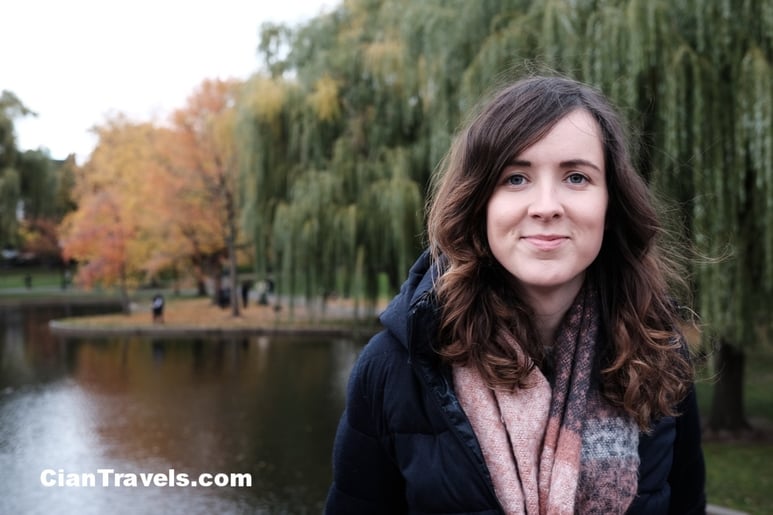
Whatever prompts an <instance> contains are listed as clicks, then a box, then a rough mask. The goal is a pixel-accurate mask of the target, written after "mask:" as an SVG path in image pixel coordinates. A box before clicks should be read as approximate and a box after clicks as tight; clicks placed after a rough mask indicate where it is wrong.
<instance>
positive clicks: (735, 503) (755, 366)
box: [697, 344, 773, 515]
mask: <svg viewBox="0 0 773 515" xmlns="http://www.w3.org/2000/svg"><path fill="white" fill-rule="evenodd" d="M710 375H711V373H710V372H709V371H707V370H705V369H702V370H699V378H701V379H699V380H698V383H697V391H698V402H699V405H700V409H701V413H702V414H703V415H702V416H703V418H704V420H706V419H708V414H709V409H710V406H711V393H712V383H711V380H710V379H706V378H707V377H710ZM744 387H745V390H744V393H745V395H744V401H745V405H746V415H747V418H748V419H749V421H750V423H751V424H752V426H753V427H754V428H755V429H757V430H760V431H762V432H763V433H764V434H763V436H761V437H760V438H759V439H755V440H748V441H706V442H704V445H703V450H704V456H705V458H706V490H707V492H708V500H709V502H710V503H711V504H716V505H719V506H724V507H727V508H732V509H735V510H741V511H744V512H746V513H750V514H753V515H758V514H773V396H771V394H770V392H771V391H773V349H772V348H771V345H770V344H768V345H760V347H758V348H756V349H752V350H750V351H748V354H747V357H746V381H745V384H744Z"/></svg>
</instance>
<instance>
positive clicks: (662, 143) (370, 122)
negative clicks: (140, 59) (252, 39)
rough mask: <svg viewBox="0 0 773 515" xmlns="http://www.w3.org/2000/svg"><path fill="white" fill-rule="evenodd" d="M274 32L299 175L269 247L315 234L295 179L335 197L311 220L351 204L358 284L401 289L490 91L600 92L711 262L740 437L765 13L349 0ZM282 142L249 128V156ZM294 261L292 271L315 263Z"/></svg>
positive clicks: (286, 194)
mask: <svg viewBox="0 0 773 515" xmlns="http://www.w3.org/2000/svg"><path fill="white" fill-rule="evenodd" d="M272 34H274V35H279V36H281V37H282V38H284V39H283V41H284V43H285V44H286V45H287V46H288V47H289V52H288V54H287V56H286V57H284V58H281V59H279V61H277V59H276V55H277V53H276V52H274V53H272V54H271V58H272V60H271V62H270V63H269V64H270V66H269V68H270V69H271V70H272V73H273V75H272V80H277V81H281V84H283V85H284V86H283V87H286V88H287V89H288V91H289V90H291V91H292V92H293V96H292V99H293V100H292V101H285V103H284V104H282V108H281V109H280V112H281V115H277V118H278V119H281V120H282V122H281V123H282V134H283V137H286V140H284V142H283V146H282V147H281V148H282V149H283V150H287V151H288V153H287V154H286V155H285V157H281V156H278V155H276V154H273V157H272V159H276V160H275V161H274V163H273V164H272V166H273V167H276V170H281V171H283V172H286V173H287V177H288V182H287V186H288V187H287V188H286V189H285V190H284V191H283V192H282V193H281V194H280V197H279V198H277V202H279V203H281V205H282V206H283V207H282V210H281V213H282V220H281V222H280V223H275V221H274V220H266V221H265V222H263V223H264V224H269V225H270V226H271V227H274V231H273V232H274V233H275V234H277V233H278V232H282V231H296V230H297V231H303V230H307V231H308V230H310V229H309V228H310V227H312V226H309V225H306V226H303V225H298V224H307V223H308V221H310V220H312V216H311V214H310V213H314V212H315V211H314V209H313V207H314V206H312V202H311V200H309V199H305V198H302V195H301V194H300V193H299V192H300V191H301V190H302V187H301V186H297V187H296V186H294V184H295V181H309V183H310V184H316V183H317V182H316V181H323V182H324V184H335V185H336V188H340V191H336V193H335V195H334V197H333V198H331V199H329V203H326V204H325V205H326V206H328V207H325V208H323V210H322V212H321V213H320V214H318V215H314V219H315V220H316V221H319V222H321V219H319V218H318V217H335V216H339V215H336V214H335V213H341V212H343V210H342V208H343V207H346V206H348V207H349V208H350V211H347V212H349V213H353V214H352V216H354V217H355V218H356V220H357V227H358V229H357V236H356V240H355V242H354V245H355V247H354V248H355V249H356V252H355V253H354V255H355V256H356V258H355V262H354V263H351V262H348V261H347V270H350V271H351V270H357V269H358V268H357V265H358V264H359V265H363V266H364V268H362V270H364V271H365V273H366V275H368V274H370V273H371V271H384V270H385V268H389V267H391V270H392V272H391V273H390V279H392V280H394V277H397V276H399V275H403V274H404V272H405V270H402V268H403V267H405V266H406V265H405V263H406V262H408V261H409V259H408V258H407V256H408V255H409V254H410V253H411V252H412V251H413V252H414V253H415V249H416V243H417V242H418V241H419V239H418V238H416V234H417V232H416V229H415V226H414V225H413V222H410V223H405V224H402V225H401V224H399V223H398V224H397V225H393V224H395V221H396V220H412V218H411V216H412V215H414V214H416V213H417V212H418V210H417V206H418V205H419V204H420V203H421V202H417V201H416V200H415V197H414V195H415V194H416V192H418V194H419V196H420V197H423V196H424V195H425V194H426V191H427V184H428V180H429V176H430V172H431V170H432V169H433V168H434V167H435V165H436V163H437V162H438V161H439V160H440V158H441V156H442V155H443V154H444V153H445V151H446V150H447V148H448V145H449V143H450V140H451V137H452V135H453V133H454V131H455V129H456V127H457V126H458V125H459V123H460V121H461V118H462V116H464V113H465V112H467V111H468V110H469V109H470V108H471V107H472V105H473V103H474V102H476V101H477V100H478V99H479V98H480V96H481V95H483V94H485V93H486V92H489V91H491V90H492V89H493V88H494V87H496V86H497V85H498V84H500V83H502V82H504V81H505V80H510V79H512V78H513V77H515V76H518V75H520V74H523V73H528V72H530V71H533V70H539V71H544V70H545V69H548V70H550V71H551V72H558V73H564V74H567V75H570V76H573V77H576V78H578V79H581V80H584V81H587V82H589V83H592V84H594V85H596V86H598V87H599V88H600V89H602V90H603V91H604V92H605V93H606V94H608V95H609V96H610V97H611V98H612V99H613V100H614V102H615V103H616V104H618V106H620V108H621V109H622V110H623V112H624V113H626V115H628V117H629V121H630V125H631V127H632V129H633V132H634V133H635V135H636V138H634V141H636V142H637V144H636V146H635V147H634V148H633V152H634V157H635V160H636V163H637V165H638V168H639V170H640V172H641V173H642V175H643V176H644V177H645V178H646V179H647V180H648V181H649V182H650V183H651V184H652V186H653V188H654V189H655V190H656V191H658V192H659V193H660V194H661V195H662V196H663V197H665V198H666V199H670V200H672V201H673V203H674V205H675V206H676V209H677V211H678V213H677V214H678V216H676V217H675V218H676V219H678V220H680V221H681V222H682V223H681V226H680V227H678V228H676V230H682V229H683V230H684V235H685V236H686V237H687V238H688V239H689V240H690V241H691V243H692V246H693V247H694V248H695V250H696V251H697V254H698V255H701V256H705V257H707V258H708V259H703V260H699V261H696V262H695V263H694V265H692V267H693V274H692V276H691V285H692V286H693V288H694V290H695V307H696V309H697V311H698V312H699V314H700V316H701V317H702V320H703V325H704V327H705V328H706V331H705V333H704V334H705V335H706V336H708V338H706V339H707V340H710V341H711V342H713V343H714V344H715V350H716V352H715V356H716V357H717V362H716V367H717V372H718V377H719V378H720V379H719V382H718V384H717V385H716V388H715V392H716V397H715V402H714V408H713V410H712V411H713V413H712V416H711V417H710V420H709V422H710V424H711V425H712V426H713V427H715V428H730V429H733V428H741V427H743V426H745V425H746V421H745V416H744V413H743V410H742V406H743V403H742V397H741V396H742V390H741V385H742V379H743V378H742V368H741V366H742V356H743V353H744V352H745V350H746V349H748V348H750V347H751V346H752V345H754V344H755V343H756V341H758V340H759V339H761V338H763V337H764V336H765V334H766V331H768V330H769V329H770V320H769V314H770V312H771V311H772V309H771V308H773V305H772V304H773V219H772V218H771V217H772V216H773V209H771V207H773V185H772V184H773V180H772V176H773V150H772V149H773V143H771V138H772V137H773V136H772V134H773V128H771V123H773V122H772V121H771V120H772V118H773V115H772V114H771V111H772V109H773V108H771V103H772V102H771V94H773V83H772V81H773V79H772V78H771V75H772V73H771V61H772V58H771V54H772V50H771V46H772V45H773V43H771V41H772V39H773V6H771V3H770V2H769V1H765V0H744V1H743V2H732V1H730V0H704V1H699V0H677V1H666V0H606V1H602V0H545V1H540V2H536V1H530V0H502V1H495V0H481V1H479V2H468V1H462V0H425V1H422V2H413V1H408V0H391V1H390V0H346V1H344V2H343V3H342V4H341V5H339V6H338V7H337V8H336V9H334V10H333V11H332V12H330V13H328V14H325V15H323V16H320V17H317V18H314V19H312V20H311V21H310V22H308V23H307V24H306V25H303V26H301V27H298V28H297V29H294V30H281V31H277V30H274V32H272ZM279 36H277V37H279ZM269 47H270V48H274V49H276V48H282V45H273V46H271V45H269V46H267V47H266V48H269ZM284 98H286V99H288V98H291V97H284ZM322 100H324V101H322ZM326 113H327V114H326ZM331 113H332V115H330V116H329V114H331ZM271 138H273V139H271ZM275 141H277V140H276V135H273V136H270V132H268V131H262V130H261V131H255V132H254V133H253V142H252V144H251V145H248V146H250V147H251V148H252V149H260V148H263V149H266V148H267V147H268V146H269V145H270V144H272V142H275ZM264 152H265V150H264ZM312 170H313V172H312ZM302 172H304V173H302ZM305 172H308V173H305ZM247 173H248V174H249V173H250V172H249V171H248V172H247ZM263 173H269V174H270V173H272V172H271V170H268V169H264V172H263ZM316 173H321V174H327V175H314V174H316ZM291 192H292V193H291ZM304 202H305V203H307V204H305V205H304ZM276 205H279V204H278V203H277V204H276ZM328 208H329V209H328ZM277 212H279V211H277V210H274V211H273V213H274V214H276V213H277ZM418 216H420V213H419V215H418ZM291 221H292V222H291ZM315 223H316V222H315ZM294 224H295V225H294ZM280 227H281V230H280V229H279V228H280ZM315 227H318V229H314V230H319V231H323V230H325V229H322V227H328V228H330V227H336V225H335V224H334V223H324V224H320V225H318V226H315ZM330 236H331V237H330V239H329V240H328V241H329V242H330V244H331V245H338V243H336V244H334V243H333V241H335V235H330ZM290 240H291V239H290V238H289V237H287V236H285V241H286V242H289V241H290ZM406 242H411V244H406ZM343 243H344V242H343V241H341V242H340V244H343ZM303 245H304V244H303V243H302V242H300V241H296V242H295V243H294V244H293V249H294V252H298V251H299V250H298V249H300V248H301V247H303ZM286 248H287V249H289V247H286ZM305 248H306V250H305V251H303V252H315V251H314V250H312V249H314V248H315V247H313V246H306V247H305ZM390 249H399V250H390ZM317 252H318V250H317ZM307 257H313V256H312V255H311V254H309V256H307ZM288 259H289V258H288ZM346 259H351V256H350V255H349V257H348V258H346ZM357 259H359V261H357ZM291 261H292V262H293V263H295V264H292V265H286V266H288V270H296V272H297V273H301V270H302V269H304V270H305V268H304V267H309V266H314V265H313V264H310V263H311V261H309V260H298V256H297V255H294V256H293V257H292V258H291ZM320 266H322V265H320ZM325 266H327V265H325ZM398 268H399V269H401V270H399V271H397V269H398ZM734 371H735V372H734Z"/></svg>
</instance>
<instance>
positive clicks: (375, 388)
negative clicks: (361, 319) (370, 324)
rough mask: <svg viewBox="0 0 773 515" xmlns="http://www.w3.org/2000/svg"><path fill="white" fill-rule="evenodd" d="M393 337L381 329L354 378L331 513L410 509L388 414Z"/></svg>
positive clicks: (338, 444) (337, 451)
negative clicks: (387, 384) (393, 453)
mask: <svg viewBox="0 0 773 515" xmlns="http://www.w3.org/2000/svg"><path fill="white" fill-rule="evenodd" d="M389 338H390V336H389V335H388V334H386V333H381V334H379V335H377V336H375V337H374V340H373V341H371V342H370V343H369V344H368V345H366V347H365V349H364V350H363V352H362V354H361V355H360V357H359V358H358V360H357V363H356V364H355V366H354V368H353V370H352V373H351V376H350V378H349V386H348V390H347V401H346V410H345V411H344V413H343V416H342V417H341V421H340V423H339V425H338V432H337V433H336V438H335V442H334V445H333V484H332V486H331V488H330V491H329V493H328V498H327V504H326V507H325V513H326V514H329V515H339V514H341V515H345V514H357V515H359V514H363V513H368V514H385V515H386V514H389V515H392V514H399V513H404V512H405V511H406V507H405V504H404V503H405V501H404V499H405V495H404V483H403V479H402V476H401V474H400V472H399V470H398V469H397V467H396V466H395V464H394V461H393V458H392V456H391V453H390V452H389V448H390V437H389V436H388V433H387V431H385V429H384V428H385V427H386V422H385V421H384V420H383V419H384V413H383V409H382V408H383V396H384V389H385V386H384V384H385V373H386V372H385V370H388V361H389V359H390V356H389V353H388V352H387V351H386V350H385V347H389V346H390V345H384V344H386V343H387V342H386V341H384V340H387V339H389Z"/></svg>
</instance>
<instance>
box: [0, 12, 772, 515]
mask: <svg viewBox="0 0 773 515" xmlns="http://www.w3.org/2000/svg"><path fill="white" fill-rule="evenodd" d="M274 4H276V5H274ZM3 12H4V16H3V21H4V29H3V30H2V31H0V57H1V59H0V91H2V97H0V249H1V250H2V264H1V268H0V295H1V296H2V300H3V302H2V306H0V310H2V312H3V318H2V319H0V320H2V321H3V322H2V323H3V325H2V328H3V330H4V336H3V338H2V339H0V344H2V346H1V347H0V360H1V361H0V388H2V394H1V395H2V396H0V428H2V429H0V463H2V469H0V475H2V477H1V478H0V485H2V486H0V494H4V495H0V499H2V500H0V511H3V512H8V513H14V512H19V513H21V512H24V513H27V512H29V513H37V512H40V513H42V512H44V511H50V510H51V509H54V507H56V508H58V509H59V510H60V511H61V510H65V512H67V510H70V511H69V512H72V513H76V512H77V513H87V511H84V510H86V509H87V508H84V506H96V507H97V508H94V509H95V510H96V511H94V513H97V512H100V511H102V510H101V507H105V506H108V505H110V506H113V505H114V503H115V501H116V499H119V498H121V499H124V498H126V499H130V501H129V505H130V506H131V503H132V502H135V501H136V499H135V498H138V496H137V494H136V493H135V492H132V491H129V490H127V491H117V490H112V489H111V490H109V491H106V490H105V491H103V490H97V491H89V492H84V491H83V490H66V489H44V488H42V487H41V486H40V484H39V478H38V476H37V475H38V474H39V473H40V468H41V467H43V466H44V464H50V466H51V467H52V468H66V469H84V470H83V471H86V470H85V469H87V468H88V467H90V466H92V465H95V464H103V463H113V461H111V460H116V462H118V463H125V464H126V466H127V467H129V466H131V467H146V466H147V467H150V466H151V465H152V466H155V465H156V464H157V465H158V466H159V467H161V468H162V469H164V468H165V467H167V465H169V466H173V467H175V468H180V469H182V468H190V469H197V468H199V467H204V465H208V464H222V466H223V467H225V468H233V469H234V471H236V470H237V469H238V470H241V469H242V468H244V469H245V470H252V471H254V472H255V477H257V478H260V484H261V485H262V486H260V487H259V488H255V489H252V490H250V491H249V492H244V491H241V490H234V491H230V490H229V491H228V492H227V493H224V492H226V490H223V489H218V491H207V492H204V493H201V495H199V492H195V494H196V495H194V493H192V490H190V489H185V490H173V489H167V490H159V489H150V490H149V491H148V492H146V493H145V494H143V495H144V496H145V498H147V499H148V502H149V503H151V504H148V505H147V506H148V507H149V508H148V510H140V511H162V512H170V513H171V512H174V511H173V510H174V509H173V508H170V506H177V505H178V502H182V501H180V500H179V498H182V497H186V496H187V497H188V498H189V499H188V502H189V503H190V504H186V505H185V506H187V508H185V511H186V512H197V510H198V512H201V513H204V512H212V511H217V512H222V513H228V512H233V513H240V512H243V511H256V510H257V511H260V510H262V511H263V512H265V513H305V512H311V513H314V512H318V511H320V510H321V506H322V504H321V503H322V502H323V500H324V492H325V489H326V485H327V483H329V480H330V470H329V467H330V463H329V461H330V460H329V454H330V449H331V445H332V434H333V433H334V431H335V424H336V421H337V418H338V416H339V414H340V409H341V407H342V402H343V400H342V395H343V394H342V390H341V388H342V384H344V383H345V378H346V376H347V374H348V367H350V366H351V363H352V361H353V359H354V357H355V356H356V354H357V352H358V351H359V348H361V346H362V345H363V344H364V341H361V340H358V339H357V338H352V339H347V338H344V339H340V338H337V337H331V338H322V339H319V338H318V339H308V341H300V342H293V343H287V342H285V341H284V340H281V339H280V340H275V339H274V338H270V339H262V340H261V339H258V338H257V337H248V338H244V339H226V340H222V341H221V340H215V341H206V342H205V341H204V340H202V339H196V338H194V337H192V338H190V339H185V340H169V341H167V340H160V341H159V340H153V339H143V338H140V339H139V340H136V341H135V339H133V338H132V337H130V336H126V337H123V336H120V337H115V338H113V339H110V338H107V339H104V338H97V339H89V338H85V339H83V338H81V339H78V338H74V339H68V338H61V337H54V336H53V335H51V334H49V332H48V329H47V328H48V320H50V319H52V318H60V317H62V316H70V315H73V314H79V313H81V312H80V311H78V310H81V309H82V310H85V311H84V312H83V314H86V313H94V312H95V311H94V310H97V311H100V310H112V311H124V312H126V313H131V311H132V309H133V306H135V307H136V305H137V303H138V302H140V300H138V299H147V298H148V297H149V296H150V295H151V294H152V292H156V291H163V292H164V293H165V295H166V296H167V297H168V298H174V297H181V298H183V297H203V298H207V297H209V298H211V299H212V304H213V308H212V309H213V310H219V311H218V312H225V313H229V314H230V316H232V317H234V318H235V317H239V316H242V315H243V312H244V311H246V310H247V309H249V308H245V305H244V303H243V301H242V298H241V293H242V292H243V291H246V292H247V293H248V297H249V295H252V296H253V297H252V298H254V299H256V300H257V301H260V300H266V298H265V297H261V295H262V294H263V293H266V292H268V291H269V290H270V291H271V293H272V295H273V296H272V297H271V298H272V299H279V298H282V299H285V300H284V301H283V302H282V303H281V305H280V303H279V302H276V304H275V305H274V308H275V309H276V310H277V312H279V311H280V310H281V312H282V313H283V314H285V315H288V316H291V315H290V314H291V313H293V312H294V310H295V309H296V308H297V307H298V306H303V305H306V304H308V303H311V302H317V303H319V304H320V305H321V306H323V309H324V306H325V304H326V302H328V300H329V299H347V300H350V301H351V302H352V303H354V305H355V306H362V307H363V308H362V310H355V312H356V313H361V314H362V316H363V317H365V318H368V317H371V316H373V315H374V314H375V311H376V309H375V307H376V306H377V305H379V304H380V303H382V302H383V301H384V300H385V299H388V298H389V297H390V295H391V294H393V293H394V292H395V291H396V290H397V288H398V287H399V284H400V282H401V281H402V279H403V278H404V276H405V274H406V272H407V270H408V267H409V265H410V264H411V263H412V262H413V260H414V259H415V257H416V256H417V255H418V253H419V252H420V250H421V249H422V247H423V245H424V241H423V230H424V214H423V206H424V202H425V200H426V197H427V192H428V190H429V188H430V177H431V174H432V172H433V170H435V169H436V167H437V165H438V163H439V161H440V160H441V159H442V157H443V155H444V153H445V152H446V151H447V149H448V147H449V145H450V142H451V139H452V137H453V134H454V132H455V131H456V129H457V128H458V127H459V126H460V125H461V124H462V123H463V121H464V119H465V116H467V114H468V113H469V112H470V110H471V109H473V108H474V107H475V105H476V104H477V103H478V102H479V101H480V99H481V98H484V97H485V96H486V95H487V94H488V93H489V92H491V91H492V90H494V89H496V87H498V86H500V85H502V84H503V83H505V82H507V81H510V80H513V79H515V78H518V77H521V76H524V75H527V74H530V73H535V72H538V73H546V72H549V73H561V74H566V75H569V76H571V77H574V78H577V79H580V80H583V81H586V82H589V83H591V84H593V85H595V86H597V87H599V88H600V89H601V90H602V91H604V92H605V93H606V94H607V95H608V96H610V97H611V98H612V99H613V101H614V102H615V103H616V104H617V105H618V106H619V107H620V109H621V110H622V112H623V113H624V114H625V116H626V118H627V121H628V123H629V125H630V128H631V131H632V133H633V134H634V135H635V138H634V141H635V142H636V145H635V147H634V148H632V149H631V151H632V153H633V155H634V160H635V163H636V164H637V167H638V169H639V171H640V173H641V174H642V175H643V176H644V178H645V179H646V180H647V181H648V183H649V184H650V186H651V189H652V191H653V194H654V195H655V196H656V197H657V198H658V200H659V202H661V204H662V212H663V214H664V217H665V218H666V220H667V224H668V229H669V232H668V234H667V235H664V238H667V242H666V243H667V246H669V247H670V248H679V249H684V252H682V253H683V254H684V255H685V256H686V257H687V258H688V259H687V262H686V265H685V278H686V279H687V283H688V288H687V291H678V292H676V294H677V295H679V296H680V299H681V300H683V301H684V303H685V305H688V306H690V307H691V308H692V311H693V312H694V314H695V316H691V317H687V319H688V321H687V322H686V324H685V332H686V334H687V335H688V338H689V340H690V342H691V344H692V346H693V348H694V351H695V360H696V364H697V366H698V368H699V373H700V380H699V383H698V388H699V401H700V404H701V410H702V417H703V422H704V425H705V431H704V439H705V441H706V457H707V463H708V474H709V501H710V502H711V503H713V504H720V505H724V506H728V507H731V508H734V509H738V510H744V511H747V512H749V513H771V512H773V509H771V506H773V498H772V497H771V494H770V491H771V486H773V485H771V481H773V479H772V478H773V470H772V469H771V467H772V465H771V463H773V443H772V442H773V441H772V440H771V434H772V433H771V424H772V423H773V399H771V397H770V395H769V394H768V392H769V391H770V388H771V386H773V350H771V338H770V336H771V320H773V317H771V313H773V4H771V2H769V1H766V0H744V1H743V2H731V1H730V0H703V1H700V0H673V1H665V0H649V1H644V0H607V1H602V0H544V1H526V0H480V1H463V0H422V1H416V0H414V1H409V0H345V1H338V2H332V1H329V2H321V1H316V2H315V1H311V0H309V1H303V2H294V1H287V2H264V1H256V2H237V1H219V2H208V1H193V2H155V3H153V4H151V3H150V2H144V1H135V2H131V3H129V2H110V3H109V4H106V3H104V2H96V1H94V2H88V1H85V0H82V1H78V2H67V3H64V4H62V3H59V2H53V1H48V2H46V1H42V0H39V1H35V0H32V1H29V2H24V3H23V4H22V3H21V2H12V3H10V4H8V5H6V6H4V7H3ZM87 291H89V292H92V294H91V295H93V297H92V300H93V299H96V300H95V302H90V303H87V304H88V305H87V306H83V305H80V304H79V305H78V306H76V305H74V304H73V303H72V302H70V301H68V300H62V299H68V298H71V296H73V295H76V294H78V295H80V294H81V293H83V292H87ZM266 302H269V301H268V300H266ZM270 302H272V303H273V302H275V300H271V301H270ZM57 310H58V311H57ZM76 311H77V313H76ZM281 363H284V365H282V366H280V364H281ZM25 460H28V461H25ZM76 471H79V470H76ZM221 490H222V491H221ZM87 500H88V501H87ZM2 503H6V505H5V506H4V505H3V504H2ZM7 503H11V504H7ZM153 503H158V504H153ZM179 506H183V505H182V504H180V505H179ZM3 507H8V509H7V510H2V508H3ZM127 509H128V508H127ZM180 510H182V508H180Z"/></svg>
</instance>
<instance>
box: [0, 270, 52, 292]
mask: <svg viewBox="0 0 773 515" xmlns="http://www.w3.org/2000/svg"><path fill="white" fill-rule="evenodd" d="M27 275H29V277H30V281H31V282H30V284H31V286H32V288H31V289H30V292H34V291H35V288H36V287H37V288H41V287H45V288H51V287H56V288H59V287H61V285H62V273H61V271H59V270H53V269H50V268H39V267H27V268H20V267H15V268H2V269H0V290H2V289H8V288H26V283H25V276H27Z"/></svg>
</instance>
